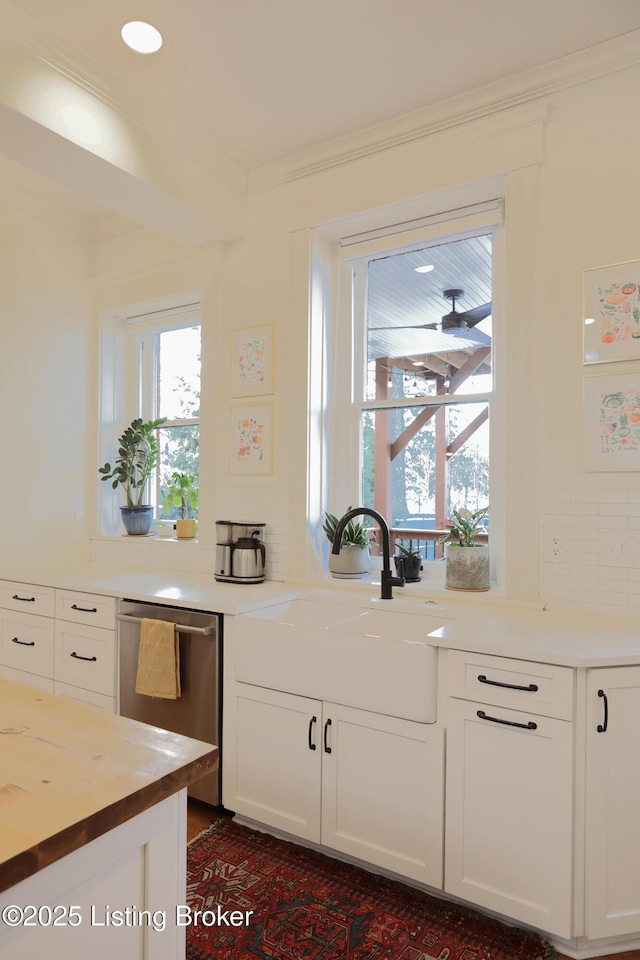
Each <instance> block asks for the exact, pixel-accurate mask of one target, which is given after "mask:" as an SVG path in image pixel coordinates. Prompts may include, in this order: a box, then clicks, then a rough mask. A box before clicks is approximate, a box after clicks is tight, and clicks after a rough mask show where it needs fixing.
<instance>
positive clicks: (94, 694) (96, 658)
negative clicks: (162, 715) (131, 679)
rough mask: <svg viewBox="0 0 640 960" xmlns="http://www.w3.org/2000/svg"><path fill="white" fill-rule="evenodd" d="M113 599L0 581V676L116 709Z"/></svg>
mask: <svg viewBox="0 0 640 960" xmlns="http://www.w3.org/2000/svg"><path fill="white" fill-rule="evenodd" d="M116 668H117V630H116V619H115V599H114V598H113V597H104V596H101V595H99V594H90V593H82V592H76V591H70V590H60V589H55V588H54V587H48V586H42V585H38V584H30V583H22V582H18V581H12V580H1V581H0V676H4V677H6V678H7V679H8V680H16V681H18V682H21V683H24V684H26V685H28V686H33V687H37V688H38V689H40V690H45V691H47V692H49V693H57V694H59V695H61V696H64V697H67V698H69V699H72V700H77V701H79V702H80V703H89V704H92V705H93V706H97V707H100V708H101V709H103V710H109V711H110V712H112V713H116V712H117V684H116V677H117V669H116Z"/></svg>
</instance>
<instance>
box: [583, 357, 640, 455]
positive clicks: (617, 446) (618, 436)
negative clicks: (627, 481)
mask: <svg viewBox="0 0 640 960" xmlns="http://www.w3.org/2000/svg"><path fill="white" fill-rule="evenodd" d="M584 467H585V470H589V471H596V470H602V471H609V470H639V469H640V373H630V374H624V375H621V376H619V377H615V376H612V377H585V380H584Z"/></svg>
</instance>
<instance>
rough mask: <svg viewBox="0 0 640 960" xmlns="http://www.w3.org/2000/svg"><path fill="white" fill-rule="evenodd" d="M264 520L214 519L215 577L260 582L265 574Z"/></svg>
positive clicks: (234, 581) (233, 581)
mask: <svg viewBox="0 0 640 960" xmlns="http://www.w3.org/2000/svg"><path fill="white" fill-rule="evenodd" d="M264 527H265V524H264V523H237V522H236V521H234V520H217V521H216V540H217V545H216V569H215V574H214V576H215V578H216V580H221V581H225V582H227V583H261V582H262V581H263V580H264V577H265V561H266V549H265V545H264V542H263V540H262V536H263V530H264Z"/></svg>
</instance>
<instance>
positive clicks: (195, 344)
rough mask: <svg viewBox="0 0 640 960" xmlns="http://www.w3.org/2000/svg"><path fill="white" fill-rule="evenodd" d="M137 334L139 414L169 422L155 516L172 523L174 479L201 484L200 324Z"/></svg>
mask: <svg viewBox="0 0 640 960" xmlns="http://www.w3.org/2000/svg"><path fill="white" fill-rule="evenodd" d="M132 335H133V336H134V338H135V341H136V344H137V354H138V370H139V396H140V408H139V409H140V413H139V415H140V416H142V417H143V418H144V419H150V420H155V419H159V418H161V417H164V418H166V422H165V423H164V424H163V425H162V426H161V427H160V428H159V429H158V448H159V464H158V470H157V472H156V478H155V485H154V487H155V496H154V503H155V507H156V518H157V519H160V520H173V519H175V518H176V517H177V516H179V515H180V513H179V508H178V507H176V506H173V507H166V505H165V506H163V494H164V493H165V492H166V489H167V483H168V481H169V479H170V477H171V475H172V474H173V473H176V472H177V473H182V474H186V475H187V476H189V477H192V478H193V486H195V487H196V488H197V486H198V483H199V475H200V360H201V344H200V324H199V323H194V322H190V323H188V324H187V323H185V322H176V323H175V324H174V325H171V326H167V325H163V326H162V328H161V329H153V328H151V329H145V330H144V331H142V332H139V333H134V334H132ZM195 515H196V516H197V508H196V511H195Z"/></svg>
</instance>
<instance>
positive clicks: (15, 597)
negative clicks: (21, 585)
mask: <svg viewBox="0 0 640 960" xmlns="http://www.w3.org/2000/svg"><path fill="white" fill-rule="evenodd" d="M12 599H13V600H22V602H23V603H35V602H36V598H35V597H19V596H18V594H17V593H14V595H13V598H12Z"/></svg>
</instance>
